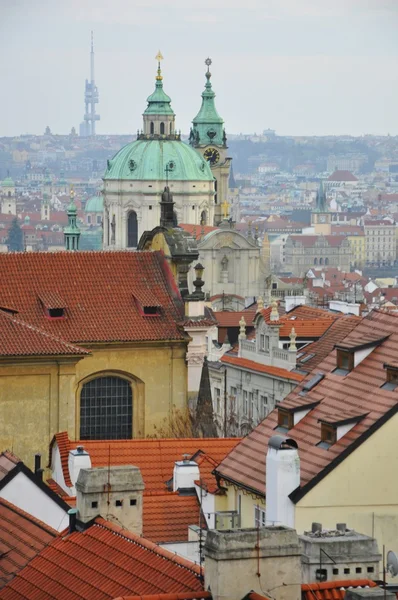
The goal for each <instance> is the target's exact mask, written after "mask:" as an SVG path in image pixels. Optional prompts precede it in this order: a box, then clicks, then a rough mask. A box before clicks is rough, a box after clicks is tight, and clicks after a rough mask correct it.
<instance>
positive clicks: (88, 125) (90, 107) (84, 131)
mask: <svg viewBox="0 0 398 600" xmlns="http://www.w3.org/2000/svg"><path fill="white" fill-rule="evenodd" d="M98 101H99V94H98V88H97V86H96V85H95V71H94V32H93V31H92V32H91V51H90V81H88V80H87V79H86V87H85V92H84V103H85V113H84V121H83V123H82V124H81V126H80V135H82V136H90V135H95V122H96V121H99V119H100V116H99V115H97V114H96V112H95V105H96V104H98Z"/></svg>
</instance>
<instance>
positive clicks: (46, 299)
mask: <svg viewBox="0 0 398 600" xmlns="http://www.w3.org/2000/svg"><path fill="white" fill-rule="evenodd" d="M39 299H40V302H41V303H42V305H43V307H44V311H45V315H46V317H47V318H48V319H65V317H66V302H65V300H64V299H63V298H62V297H61V295H60V294H59V293H58V292H40V295H39Z"/></svg>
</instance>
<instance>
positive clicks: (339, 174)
mask: <svg viewBox="0 0 398 600" xmlns="http://www.w3.org/2000/svg"><path fill="white" fill-rule="evenodd" d="M328 181H358V177H355V175H353V174H352V173H351V171H344V170H343V169H342V170H337V171H335V172H334V173H332V174H331V175H330V176H329V177H328Z"/></svg>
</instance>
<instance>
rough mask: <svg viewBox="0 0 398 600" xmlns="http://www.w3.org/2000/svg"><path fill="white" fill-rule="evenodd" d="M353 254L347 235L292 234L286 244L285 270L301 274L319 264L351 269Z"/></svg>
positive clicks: (346, 269)
mask: <svg viewBox="0 0 398 600" xmlns="http://www.w3.org/2000/svg"><path fill="white" fill-rule="evenodd" d="M351 255H352V250H351V245H350V242H349V241H348V239H347V238H346V237H345V236H341V235H339V236H338V235H323V234H321V235H291V236H289V237H288V239H287V240H286V244H285V256H286V262H285V270H286V271H287V272H291V273H293V274H294V275H299V276H300V275H303V274H305V273H306V272H307V271H308V269H310V268H311V267H314V266H318V265H320V266H322V265H324V266H332V267H340V268H341V269H342V270H343V271H349V270H350V264H351V261H352V258H351Z"/></svg>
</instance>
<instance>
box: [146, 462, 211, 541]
mask: <svg viewBox="0 0 398 600" xmlns="http://www.w3.org/2000/svg"><path fill="white" fill-rule="evenodd" d="M213 468H214V467H213ZM199 512H200V508H199V503H198V497H197V495H196V494H195V495H192V496H184V495H181V494H178V493H177V492H175V493H173V492H145V493H144V512H143V523H144V536H145V537H146V538H148V539H149V540H151V541H153V542H156V543H157V544H161V543H162V542H186V541H187V540H188V527H189V526H190V525H199Z"/></svg>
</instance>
